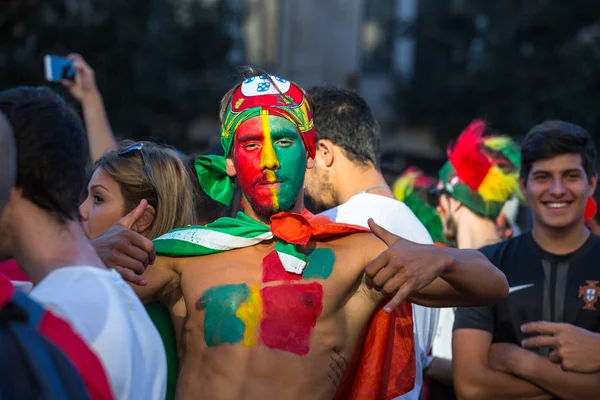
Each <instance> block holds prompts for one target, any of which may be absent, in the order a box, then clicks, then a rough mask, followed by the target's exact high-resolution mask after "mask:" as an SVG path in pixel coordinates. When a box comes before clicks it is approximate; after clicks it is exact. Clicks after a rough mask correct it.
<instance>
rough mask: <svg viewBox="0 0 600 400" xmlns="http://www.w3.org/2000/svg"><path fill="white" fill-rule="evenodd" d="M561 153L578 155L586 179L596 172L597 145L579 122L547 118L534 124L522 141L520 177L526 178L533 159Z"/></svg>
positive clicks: (537, 159) (550, 156) (545, 158)
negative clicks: (577, 123)
mask: <svg viewBox="0 0 600 400" xmlns="http://www.w3.org/2000/svg"><path fill="white" fill-rule="evenodd" d="M562 154H579V155H581V162H582V165H583V169H584V170H585V173H586V175H587V176H588V178H591V177H592V176H594V175H596V147H595V146H594V143H593V142H592V138H591V137H590V135H589V133H588V132H587V131H586V130H585V129H583V128H582V127H581V126H579V125H575V124H571V123H569V122H564V121H558V120H550V121H544V122H542V123H541V124H539V125H536V126H534V127H533V128H531V130H530V131H529V132H528V133H527V135H526V136H525V139H523V143H522V144H521V178H523V179H525V180H526V179H527V177H528V176H529V173H530V172H531V168H532V165H533V163H534V162H536V161H540V160H547V159H549V158H553V157H556V156H559V155H562Z"/></svg>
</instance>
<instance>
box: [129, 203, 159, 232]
mask: <svg viewBox="0 0 600 400" xmlns="http://www.w3.org/2000/svg"><path fill="white" fill-rule="evenodd" d="M155 216H156V210H155V209H154V207H152V206H151V205H150V204H148V207H146V210H144V213H143V214H142V216H141V217H140V218H139V219H138V220H137V221H136V222H135V224H133V226H132V227H131V230H132V231H134V232H137V233H139V234H144V232H146V231H148V230H150V228H151V227H152V223H153V222H154V217H155Z"/></svg>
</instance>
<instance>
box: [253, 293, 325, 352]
mask: <svg viewBox="0 0 600 400" xmlns="http://www.w3.org/2000/svg"><path fill="white" fill-rule="evenodd" d="M261 293H262V299H263V318H262V321H261V324H260V340H261V342H262V343H264V344H265V345H266V346H267V347H269V348H271V349H279V350H283V351H288V352H290V353H294V354H298V355H304V354H307V353H308V351H309V350H310V348H309V345H310V336H311V333H312V330H313V328H314V327H315V325H316V324H317V319H318V318H319V315H321V311H322V310H323V287H322V286H321V284H319V283H317V282H313V283H309V284H285V285H281V286H270V287H265V288H263V289H262V290H261Z"/></svg>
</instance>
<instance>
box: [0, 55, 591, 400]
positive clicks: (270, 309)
mask: <svg viewBox="0 0 600 400" xmlns="http://www.w3.org/2000/svg"><path fill="white" fill-rule="evenodd" d="M70 58H71V59H72V60H73V62H74V68H75V70H76V76H75V80H73V81H64V82H63V84H64V85H65V86H66V87H68V88H69V90H70V92H71V94H72V95H73V97H74V98H76V99H77V100H78V101H80V102H81V106H82V110H83V121H82V120H81V119H80V117H79V115H78V114H77V113H76V112H75V111H74V110H73V109H72V108H71V107H70V106H69V105H68V104H67V103H66V102H65V101H64V99H62V98H61V97H60V96H59V95H58V94H56V92H54V91H53V90H52V89H49V88H47V87H26V86H23V87H17V88H12V89H7V90H4V91H0V154H1V157H0V163H1V167H0V259H2V260H7V261H4V262H3V263H0V308H1V311H0V320H1V321H2V324H0V335H2V341H0V349H2V350H3V352H4V354H6V357H2V358H0V360H1V361H0V365H1V370H2V372H3V373H2V374H0V398H7V399H13V398H14V399H17V398H19V399H20V398H44V399H46V398H47V399H50V398H70V399H71V398H72V399H87V398H89V399H143V400H146V399H156V400H164V399H168V400H171V399H192V398H193V399H197V398H201V399H204V398H206V399H262V398H269V397H270V398H277V399H290V400H293V399H333V398H335V399H357V400H363V399H367V400H368V399H373V400H375V399H386V400H387V399H405V400H417V399H430V400H437V399H452V398H461V399H517V398H518V399H554V398H561V399H581V398H593V396H594V395H595V394H596V393H598V392H599V391H600V311H599V310H598V308H600V303H597V301H598V299H600V269H599V268H596V266H595V262H594V259H595V257H596V255H598V256H599V257H600V238H599V237H598V236H596V234H595V233H594V232H595V231H596V232H597V227H598V224H597V222H596V220H595V214H596V203H595V201H594V192H595V189H596V183H597V173H596V169H595V168H596V149H595V147H594V144H593V142H592V140H591V138H590V135H589V134H588V132H586V131H585V130H584V129H583V128H582V127H580V126H577V125H575V124H572V123H568V122H564V121H558V120H556V121H545V122H542V123H541V124H539V125H537V126H534V127H533V128H532V129H531V130H530V131H529V133H528V134H527V135H526V136H525V138H524V140H523V141H522V143H520V145H519V144H517V143H516V142H515V141H513V140H512V139H511V138H510V137H509V136H506V135H502V134H498V133H496V132H493V131H492V130H491V129H490V127H489V126H488V124H487V123H486V122H485V121H483V120H477V119H476V120H474V121H473V122H472V123H471V124H469V125H468V126H467V127H466V128H465V130H464V131H463V132H462V133H460V135H457V139H456V140H455V141H454V142H453V144H452V145H451V146H449V148H448V160H447V162H446V163H445V164H444V165H443V167H442V168H441V169H440V171H439V174H438V176H427V175H426V174H424V173H423V172H422V171H420V170H419V169H418V168H414V167H411V168H408V169H407V170H406V171H405V172H404V173H403V174H401V176H399V177H397V179H394V180H393V181H389V180H386V178H385V177H384V175H383V174H382V172H381V168H380V132H379V126H378V123H377V121H376V120H375V118H374V117H373V115H372V112H371V109H370V107H369V105H368V104H367V103H366V102H365V100H364V99H363V98H362V97H361V96H360V95H358V94H357V93H356V92H354V91H352V90H348V89H344V88H340V87H334V86H318V87H314V88H311V89H309V90H304V89H303V88H301V87H300V86H298V85H297V84H295V83H294V82H291V81H288V80H285V79H282V78H279V77H275V76H271V75H269V74H267V73H265V72H262V71H256V70H254V69H252V68H246V69H245V70H244V76H243V80H242V81H241V82H239V83H238V84H237V85H235V86H234V87H233V88H232V89H231V90H230V91H229V92H228V93H227V94H225V96H224V97H223V100H222V102H221V108H220V115H219V118H220V122H221V131H220V135H219V139H220V141H219V143H220V147H219V148H218V149H212V150H211V151H210V152H208V153H206V154H200V155H195V154H194V155H192V154H190V155H186V154H184V153H183V152H181V151H177V150H175V149H173V148H171V147H169V146H166V145H161V144H157V143H152V142H148V141H141V142H135V141H131V140H123V141H119V142H117V141H116V139H115V137H114V135H113V133H112V131H111V127H110V123H109V120H108V118H107V115H106V112H105V110H104V105H103V101H102V97H101V95H100V92H99V90H98V88H97V86H96V83H95V80H94V72H93V70H92V69H91V68H90V66H88V65H87V64H86V62H85V60H84V59H83V58H82V57H81V56H79V55H77V54H73V55H71V56H70ZM215 136H216V134H215ZM305 202H306V204H307V205H309V209H307V208H306V207H305ZM523 208H527V210H528V211H527V212H529V213H530V214H531V217H532V218H531V219H532V226H531V227H530V228H531V229H528V228H529V227H519V226H518V224H517V214H518V212H519V209H523ZM315 213H316V214H315ZM522 228H523V229H522Z"/></svg>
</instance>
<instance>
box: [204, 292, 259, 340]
mask: <svg viewBox="0 0 600 400" xmlns="http://www.w3.org/2000/svg"><path fill="white" fill-rule="evenodd" d="M248 294H249V290H248V286H246V284H241V285H224V286H216V287H213V288H210V289H208V290H207V291H206V292H204V295H203V296H202V298H201V299H200V303H201V304H202V307H203V308H204V310H205V312H206V313H205V315H204V340H205V341H206V344H207V345H208V346H218V345H220V344H223V343H238V342H240V341H241V340H242V339H243V338H244V329H245V326H244V323H243V322H242V320H241V319H239V318H238V317H237V316H236V315H235V314H236V312H237V310H238V308H239V307H240V305H241V304H242V303H243V302H244V301H246V299H247V298H248Z"/></svg>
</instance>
